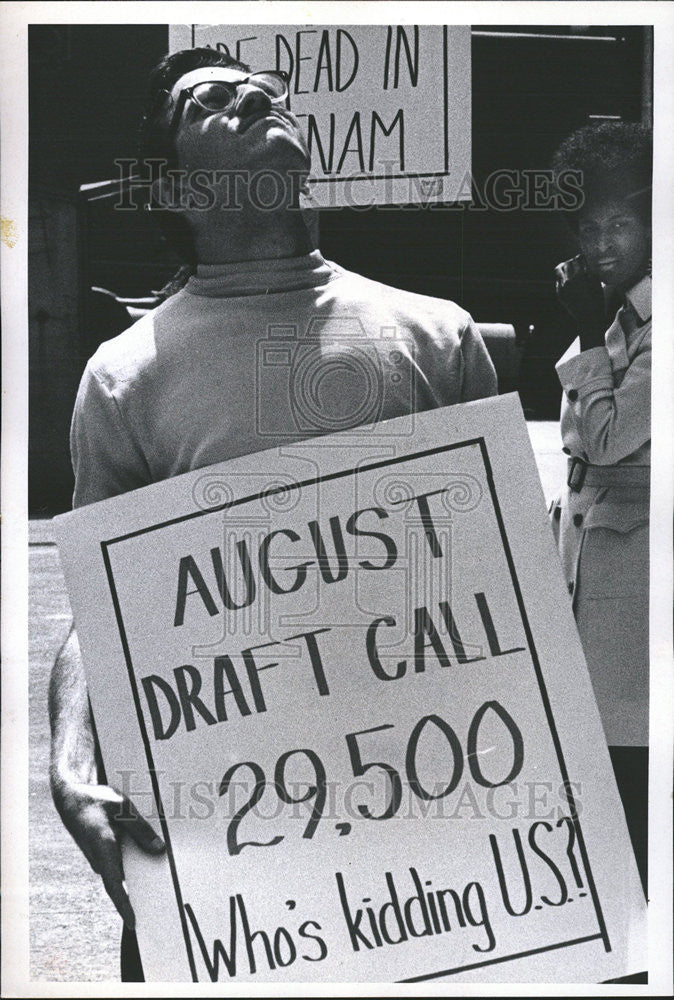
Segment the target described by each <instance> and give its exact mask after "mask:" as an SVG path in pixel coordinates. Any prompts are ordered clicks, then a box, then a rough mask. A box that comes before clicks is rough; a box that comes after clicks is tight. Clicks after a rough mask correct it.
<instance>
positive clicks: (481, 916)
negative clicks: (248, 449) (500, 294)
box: [56, 397, 646, 982]
mask: <svg viewBox="0 0 674 1000" xmlns="http://www.w3.org/2000/svg"><path fill="white" fill-rule="evenodd" d="M414 420H415V433H414V435H412V436H411V435H410V434H409V418H406V419H405V420H403V421H400V424H401V436H400V437H398V438H396V437H395V435H394V434H392V432H393V431H395V428H396V426H397V424H398V421H391V422H388V423H387V424H386V425H385V433H382V434H381V435H379V434H378V432H377V427H376V426H375V427H373V428H372V429H370V433H371V439H370V444H369V447H368V449H367V453H366V454H367V457H364V451H363V449H362V448H349V447H346V446H345V445H344V440H345V439H344V438H343V437H342V436H340V435H334V436H330V437H326V438H320V439H315V440H313V441H311V442H306V443H305V444H302V445H296V446H292V447H289V448H288V449H285V450H283V451H279V452H264V453H260V454H257V455H252V456H249V457H246V458H241V459H237V460H234V461H232V462H228V463H225V464H223V465H218V466H214V467H213V468H211V469H206V470H200V471H197V472H194V473H190V474H188V475H186V476H181V477H178V478H176V479H173V480H169V481H167V482H164V483H162V484H159V485H157V486H152V487H148V488H146V489H144V490H141V491H136V492H135V493H133V494H127V495H125V496H121V497H118V498H116V499H114V500H110V501H105V502H104V503H101V504H95V505H93V506H91V507H85V508H82V509H80V510H78V511H75V512H73V513H72V514H67V515H63V516H62V517H60V518H58V519H57V520H56V529H57V538H58V541H59V547H60V551H61V555H62V560H63V565H64V571H65V575H66V580H67V582H68V586H69V590H70V595H71V600H72V605H73V610H74V614H75V621H76V624H77V629H78V634H79V636H80V642H81V646H82V652H83V657H84V662H85V665H86V669H87V676H88V681H89V684H90V690H91V698H92V704H93V708H94V714H95V717H96V721H97V726H98V731H99V735H100V739H101V745H102V749H103V753H104V759H105V762H106V769H107V774H108V777H109V780H110V781H111V782H112V783H114V784H116V785H117V786H118V787H121V788H123V790H124V791H126V792H127V793H128V794H129V795H131V797H132V798H133V799H134V800H135V801H136V803H137V804H138V806H139V807H140V808H141V810H142V811H143V812H144V814H145V815H146V816H147V817H148V818H149V819H150V821H151V822H154V823H155V824H156V826H157V827H158V828H161V831H162V835H163V836H164V838H165V840H166V843H167V855H166V856H165V857H162V858H149V857H147V856H144V855H142V854H141V852H140V851H139V850H138V849H137V848H135V847H134V846H133V845H126V850H125V859H124V863H125V869H126V873H127V881H128V884H129V891H130V895H131V899H132V903H133V906H134V908H135V910H136V914H137V925H138V935H139V941H140V946H141V953H142V956H143V964H144V968H145V970H146V976H147V978H148V979H150V980H155V981H156V980H159V981H161V980H166V981H168V980H186V981H190V980H193V981H200V982H201V981H204V982H208V981H222V982H231V981H236V982H267V981H269V982H283V981H312V980H313V981H328V982H329V981H336V982H340V981H341V982H367V981H370V982H377V981H379V982H391V981H405V982H421V981H434V980H436V979H443V978H451V979H457V980H461V981H473V982H493V981H510V982H517V981H519V982H525V981H532V982H536V981H552V982H554V981H556V982H566V981H576V982H584V981H585V982H599V981H602V980H604V979H607V978H612V977H616V976H619V975H625V974H627V973H631V972H635V971H639V969H641V968H643V967H644V966H645V964H646V959H645V951H644V942H643V932H644V914H645V907H644V901H643V895H642V893H641V888H640V884H639V880H638V876H637V873H636V867H635V864H634V859H633V857H632V854H631V848H630V846H629V840H628V835H627V831H626V827H625V823H624V819H623V815H622V808H621V805H620V802H619V798H618V794H617V791H616V787H615V782H614V779H613V775H612V770H611V766H610V762H609V758H608V753H607V749H606V745H605V741H604V738H603V734H602V730H601V724H600V721H599V717H598V713H597V710H596V705H595V703H594V698H593V695H592V690H591V685H590V680H589V677H588V674H587V670H586V667H585V664H584V661H583V657H582V652H581V649H580V645H579V642H578V638H577V633H576V630H575V626H574V623H573V618H572V614H571V609H570V603H569V599H568V594H567V593H566V589H565V587H564V584H563V581H562V578H561V574H560V572H559V569H558V562H557V556H556V553H555V550H554V546H553V541H552V537H551V533H550V530H549V526H548V524H547V517H546V514H545V506H544V502H543V498H542V494H541V489H540V483H539V481H538V476H537V472H536V466H535V461H534V458H533V454H532V452H531V448H530V445H529V440H528V436H527V432H526V425H525V423H524V420H523V417H522V414H521V410H520V407H519V403H518V402H517V400H516V398H515V397H500V398H496V399H494V400H489V401H485V402H480V403H470V404H464V405H463V406H459V407H450V408H447V409H443V410H436V411H432V412H428V413H424V414H420V415H416V416H415V417H414ZM365 430H366V431H367V429H365Z"/></svg>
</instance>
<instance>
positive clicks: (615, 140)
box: [552, 121, 653, 227]
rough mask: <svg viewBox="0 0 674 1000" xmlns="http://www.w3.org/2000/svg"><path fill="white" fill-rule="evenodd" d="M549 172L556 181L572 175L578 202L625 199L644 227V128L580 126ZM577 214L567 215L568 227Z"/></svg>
mask: <svg viewBox="0 0 674 1000" xmlns="http://www.w3.org/2000/svg"><path fill="white" fill-rule="evenodd" d="M552 168H553V170H554V172H555V176H556V177H559V176H560V175H561V174H562V173H563V172H566V171H574V172H577V173H578V175H579V181H580V187H581V189H582V191H583V196H584V204H597V203H600V202H606V201H626V202H627V203H628V204H629V205H631V207H632V208H633V209H634V210H635V211H636V212H637V213H638V214H639V216H640V218H641V220H642V222H643V223H644V225H647V226H650V223H651V185H652V177H653V137H652V133H651V130H650V129H649V128H648V127H647V126H645V125H641V124H639V123H638V122H614V121H611V122H599V123H597V124H593V125H585V126H584V127H583V128H580V129H578V131H576V132H573V133H572V134H571V135H570V136H568V138H566V139H565V140H564V142H563V143H562V144H561V146H560V147H559V149H558V150H557V152H556V153H555V155H554V157H553V160H552ZM580 211H582V208H581V210H580ZM578 215H579V213H578V212H574V213H573V214H572V215H570V217H569V222H570V223H571V225H572V226H574V227H576V226H577V224H578Z"/></svg>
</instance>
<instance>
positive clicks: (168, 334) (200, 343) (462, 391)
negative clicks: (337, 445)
mask: <svg viewBox="0 0 674 1000" xmlns="http://www.w3.org/2000/svg"><path fill="white" fill-rule="evenodd" d="M286 98H287V84H286V80H285V78H284V77H283V75H282V74H279V73H277V72H275V71H270V72H258V73H251V72H250V70H249V69H248V67H246V66H244V65H243V64H241V63H238V62H235V61H233V60H232V59H230V58H229V56H226V55H224V54H223V53H220V52H217V51H215V50H211V49H193V50H186V51H183V52H179V53H175V54H173V55H172V56H169V57H167V58H166V59H164V60H162V62H161V63H160V64H159V66H158V67H157V68H156V69H155V70H154V71H153V74H152V75H151V78H150V88H149V97H148V102H147V107H146V111H145V115H144V118H143V123H142V128H141V138H142V148H143V156H144V157H145V159H146V160H151V161H153V163H154V164H155V165H156V164H157V162H158V161H161V163H162V164H163V168H162V170H161V171H160V172H159V173H158V174H157V176H156V178H155V181H154V183H153V185H152V190H151V199H150V207H151V208H152V209H153V211H154V212H155V213H156V214H157V215H158V216H159V218H160V220H161V222H162V224H163V226H164V229H165V233H166V235H167V236H168V238H170V239H171V240H172V241H173V243H174V245H175V246H176V248H178V249H179V251H180V253H181V254H182V256H183V257H184V259H185V261H186V264H187V273H189V274H191V277H190V278H189V280H188V281H187V283H186V284H185V286H184V287H183V288H181V289H180V290H179V291H177V293H176V294H174V295H172V296H171V297H169V298H167V299H166V301H165V302H163V303H162V305H160V306H159V307H158V308H157V309H156V310H154V311H153V312H152V313H150V314H148V315H147V316H145V317H144V318H143V319H141V320H140V321H139V322H138V323H136V324H135V325H134V326H133V327H131V329H130V330H128V331H126V332H125V333H123V334H121V335H120V336H119V337H116V338H115V339H113V340H111V341H108V342H107V343H105V344H103V345H101V347H100V348H99V350H98V351H97V352H96V354H95V355H94V357H93V358H92V359H91V360H90V362H89V364H88V365H87V368H86V371H85V373H84V375H83V378H82V382H81V385H80V390H79V393H78V397H77V402H76V404H75V411H74V414H73V423H72V431H71V450H72V458H73V466H74V471H75V492H74V497H73V505H74V506H81V505H83V504H88V503H93V502H95V501H97V500H102V499H104V498H107V497H111V496H115V495H117V494H120V493H124V492H126V491H128V490H132V489H136V488H139V487H142V486H145V485H148V484H150V483H153V482H158V481H160V480H163V479H167V478H169V477H171V476H175V475H179V474H181V473H184V472H188V471H190V470H192V469H197V468H201V467H205V466H208V465H211V464H214V463H216V462H223V461H225V460H227V459H230V458H234V457H236V456H238V455H244V454H248V453H252V452H255V451H261V450H264V449H267V448H273V447H278V446H281V445H283V444H288V443H291V442H293V441H299V440H302V439H305V438H307V437H310V436H315V435H317V434H325V433H328V432H330V431H334V430H345V429H353V428H356V427H358V426H362V425H371V424H377V422H378V421H382V420H385V419H388V418H391V417H397V416H403V415H406V414H407V415H409V414H411V413H412V412H414V411H415V410H417V411H418V410H424V409H430V408H433V407H437V406H445V405H449V404H452V403H459V402H463V401H465V400H471V399H479V398H482V397H485V396H490V395H493V394H494V393H495V392H496V377H495V373H494V369H493V366H492V364H491V361H490V359H489V356H488V354H487V352H486V349H485V347H484V344H483V343H482V340H481V338H480V335H479V333H478V332H477V330H476V328H475V325H474V324H473V321H472V320H471V318H470V316H469V315H468V314H467V313H466V312H464V311H463V310H462V309H460V308H459V307H458V306H456V305H455V304H454V303H452V302H446V301H443V300H438V299H431V298H428V297H426V296H420V295H414V294H411V293H407V292H402V291H400V290H398V289H394V288H389V287H388V286H385V285H381V284H379V283H378V282H374V281H370V280H368V279H365V278H362V277H361V276H360V275H357V274H353V273H351V272H348V271H345V270H343V269H342V268H340V267H338V266H337V265H335V264H333V263H331V262H329V261H326V260H324V259H323V257H322V256H321V254H320V252H319V251H318V250H317V249H315V241H314V240H313V238H312V236H311V233H310V229H311V227H310V226H308V225H307V215H306V212H304V211H302V208H301V202H300V197H301V192H302V190H303V188H304V186H305V183H306V178H307V176H308V173H309V168H310V157H309V151H308V148H307V143H306V140H305V138H304V136H303V134H302V130H301V128H300V126H299V123H298V121H297V119H296V118H295V117H294V116H293V115H292V114H291V112H290V111H289V110H288V108H287V107H286V103H287V102H286ZM206 181H208V182H209V183H212V186H211V187H210V188H209V187H207V185H206V183H205V182H206ZM233 181H234V182H236V183H235V184H233V183H232V182H233ZM364 433H365V432H364ZM369 433H370V435H371V434H372V431H370V432H369ZM317 454H318V452H317ZM50 713H51V722H52V766H51V784H52V793H53V796H54V801H55V803H56V806H57V808H58V810H59V813H60V815H61V817H62V819H63V822H64V823H65V825H66V827H67V828H68V830H69V831H70V833H71V834H72V835H73V837H74V839H75V840H76V842H77V844H78V845H79V847H80V848H81V849H82V851H83V852H84V854H85V855H86V857H87V859H88V861H89V862H90V864H91V866H92V868H93V869H94V871H96V872H97V873H99V874H100V875H101V877H102V879H103V882H104V885H105V888H106V891H107V892H108V894H109V895H110V897H111V899H112V901H113V902H114V904H115V906H116V907H117V909H118V911H119V913H120V915H121V916H122V918H123V920H124V924H125V931H124V934H125V937H124V941H123V949H122V978H123V980H126V981H133V980H139V979H142V969H141V966H140V960H139V957H138V952H137V947H136V945H135V939H134V938H133V934H132V931H133V923H134V917H133V912H132V910H131V906H130V903H129V900H128V897H127V894H126V891H125V888H124V884H123V878H124V876H123V871H122V864H121V855H120V851H119V846H118V841H119V838H120V837H121V834H122V832H125V833H127V834H128V835H130V836H132V837H133V839H134V840H135V841H136V842H137V843H138V844H139V846H140V847H141V848H143V849H144V850H147V851H149V852H151V853H158V852H161V851H162V850H163V844H162V841H161V839H160V838H159V837H157V836H156V834H155V832H154V830H152V828H151V827H150V826H149V824H148V823H147V822H146V821H145V820H144V819H143V818H142V817H140V816H139V815H138V814H137V812H136V811H135V809H134V807H133V805H132V804H131V803H130V802H129V800H128V799H127V798H126V797H125V796H123V795H122V794H121V793H119V792H118V791H116V790H115V789H113V788H111V787H110V786H108V785H107V784H105V779H101V777H100V775H101V770H100V769H99V767H98V761H97V747H96V740H95V733H94V730H93V723H92V720H91V716H90V710H89V704H88V697H87V689H86V682H85V679H84V674H83V670H82V665H81V659H80V654H79V647H78V644H77V636H76V634H75V632H74V631H72V632H71V634H70V636H69V638H68V640H67V642H66V644H65V646H64V648H63V649H62V650H61V652H60V654H59V657H58V658H57V661H56V664H55V666H54V670H53V673H52V679H51V684H50Z"/></svg>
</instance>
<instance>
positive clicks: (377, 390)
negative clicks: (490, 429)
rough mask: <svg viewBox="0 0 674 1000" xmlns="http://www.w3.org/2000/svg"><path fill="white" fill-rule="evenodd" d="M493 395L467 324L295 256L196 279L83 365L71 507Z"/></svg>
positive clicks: (487, 367)
mask: <svg viewBox="0 0 674 1000" xmlns="http://www.w3.org/2000/svg"><path fill="white" fill-rule="evenodd" d="M495 392H496V377H495V374H494V368H493V366H492V364H491V361H490V359H489V356H488V354H487V351H486V349H485V346H484V344H483V342H482V339H481V338H480V335H479V333H478V332H477V330H476V328H475V325H474V323H473V321H472V319H471V317H470V316H469V315H468V313H466V312H465V311H464V310H462V309H460V308H459V307H458V306H457V305H455V304H454V303H453V302H449V301H445V300H442V299H434V298H429V297H427V296H422V295H416V294H413V293H410V292H404V291H401V290H399V289H396V288H390V287H388V286H386V285H382V284H380V283H379V282H376V281H371V280H369V279H367V278H363V277H362V276H360V275H357V274H353V273H351V272H349V271H345V270H344V269H342V268H340V267H338V266H337V265H336V264H333V263H331V262H329V261H326V260H324V259H323V257H322V256H321V254H320V253H319V252H318V251H317V250H315V251H313V252H312V253H310V254H306V255H304V256H301V257H292V258H287V259H273V260H255V261H244V262H239V263H234V264H226V265H201V266H199V268H198V270H197V273H196V275H195V276H194V277H193V278H191V279H190V280H189V282H188V283H187V285H186V287H185V288H184V289H183V290H182V291H180V292H178V294H176V295H174V296H172V297H171V298H169V299H168V300H167V301H166V302H164V303H163V304H162V305H161V306H159V307H158V308H157V309H155V310H154V311H153V312H151V313H148V315H146V316H144V317H143V318H142V319H141V320H139V321H138V322H137V323H135V324H134V325H133V326H132V327H131V328H130V329H128V330H126V331H125V332H124V333H122V334H120V335H119V336H118V337H115V338H114V339H113V340H110V341H107V342H106V343H104V344H102V345H101V347H100V348H99V349H98V351H97V352H96V354H95V355H94V356H93V358H92V359H91V360H90V361H89V363H88V365H87V367H86V370H85V372H84V375H83V377H82V382H81V384H80V389H79V393H78V397H77V401H76V404H75V410H74V414H73V423H72V430H71V451H72V457H73V467H74V470H75V493H74V497H73V504H74V506H81V505H83V504H87V503H93V502H95V501H96V500H101V499H105V498H106V497H110V496H115V495H117V494H119V493H124V492H127V491H128V490H132V489H136V488H138V487H141V486H145V485H148V484H149V483H153V482H158V481H160V480H163V479H167V478H169V477H171V476H176V475H179V474H181V473H184V472H188V471H190V470H192V469H197V468H203V467H205V466H208V465H212V464H215V463H216V462H223V461H226V460H227V459H229V458H234V457H237V456H239V455H245V454H250V453H252V452H256V451H261V450H264V449H267V448H275V447H279V446H282V445H284V444H289V443H292V442H295V441H299V440H303V439H305V438H309V437H313V436H315V435H317V434H327V433H330V432H332V431H337V430H344V429H346V428H349V427H355V426H357V425H363V424H371V423H375V422H377V421H381V420H385V419H388V418H391V417H397V416H403V415H405V414H409V413H412V412H414V411H419V410H425V409H430V408H432V407H437V406H446V405H449V404H452V403H459V402H463V401H465V400H471V399H479V398H482V397H485V396H490V395H493V394H494V393H495Z"/></svg>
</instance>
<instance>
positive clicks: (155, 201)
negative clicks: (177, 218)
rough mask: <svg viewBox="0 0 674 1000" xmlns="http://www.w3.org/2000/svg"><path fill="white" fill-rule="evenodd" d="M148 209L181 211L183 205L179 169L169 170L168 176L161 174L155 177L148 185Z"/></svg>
mask: <svg viewBox="0 0 674 1000" xmlns="http://www.w3.org/2000/svg"><path fill="white" fill-rule="evenodd" d="M148 207H149V209H150V211H152V210H156V211H162V210H163V211H172V212H178V211H181V210H182V209H183V208H184V207H185V206H184V205H183V184H182V175H181V174H180V172H179V171H175V172H171V176H170V177H166V176H165V175H162V176H161V177H157V178H155V180H153V181H152V184H151V186H150V201H149V206H148Z"/></svg>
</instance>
